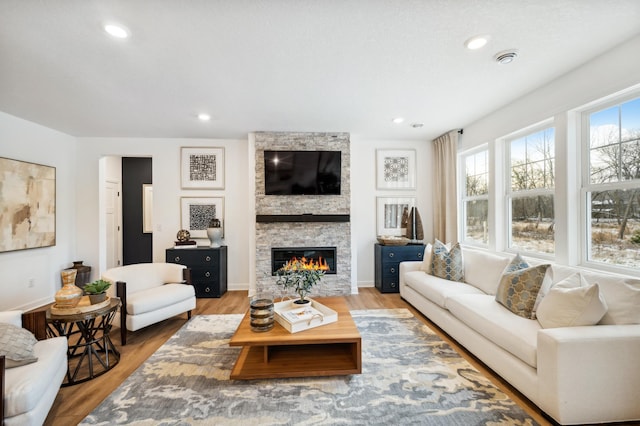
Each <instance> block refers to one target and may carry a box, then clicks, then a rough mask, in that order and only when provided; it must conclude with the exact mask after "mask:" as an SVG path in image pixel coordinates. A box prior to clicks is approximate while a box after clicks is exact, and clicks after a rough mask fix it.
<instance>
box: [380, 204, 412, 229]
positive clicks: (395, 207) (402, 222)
mask: <svg viewBox="0 0 640 426" xmlns="http://www.w3.org/2000/svg"><path fill="white" fill-rule="evenodd" d="M415 205H416V198H415V197H376V235H378V236H380V235H384V236H404V235H405V233H406V231H407V220H408V217H409V212H410V211H411V208H412V207H415Z"/></svg>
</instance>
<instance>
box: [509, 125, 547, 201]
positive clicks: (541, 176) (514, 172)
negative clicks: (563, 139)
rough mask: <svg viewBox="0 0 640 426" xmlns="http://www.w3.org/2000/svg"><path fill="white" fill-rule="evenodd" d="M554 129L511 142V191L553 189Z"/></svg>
mask: <svg viewBox="0 0 640 426" xmlns="http://www.w3.org/2000/svg"><path fill="white" fill-rule="evenodd" d="M554 135H555V129H554V128H552V127H551V128H548V129H544V130H540V131H538V132H535V133H531V134H529V135H527V136H525V137H524V138H519V139H514V140H513V141H511V190H512V191H521V190H526V189H536V188H553V187H554V185H555V183H554V181H555V178H554V156H555V152H554Z"/></svg>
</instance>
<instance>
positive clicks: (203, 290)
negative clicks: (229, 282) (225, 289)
mask: <svg viewBox="0 0 640 426" xmlns="http://www.w3.org/2000/svg"><path fill="white" fill-rule="evenodd" d="M193 287H194V288H195V290H196V297H220V296H221V294H220V290H219V288H220V286H219V285H217V284H215V283H212V282H209V283H194V284H193Z"/></svg>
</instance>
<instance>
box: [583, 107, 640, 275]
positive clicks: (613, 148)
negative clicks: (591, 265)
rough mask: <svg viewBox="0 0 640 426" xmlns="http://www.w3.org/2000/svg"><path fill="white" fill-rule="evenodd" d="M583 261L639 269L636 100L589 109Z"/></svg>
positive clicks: (639, 170) (639, 129)
mask: <svg viewBox="0 0 640 426" xmlns="http://www.w3.org/2000/svg"><path fill="white" fill-rule="evenodd" d="M584 116H585V118H586V120H585V122H586V123H587V125H588V131H587V132H583V134H584V135H585V136H584V147H585V151H586V152H587V153H588V154H587V155H585V156H584V158H585V163H586V166H585V168H586V170H588V173H586V176H585V177H584V178H583V193H584V195H585V199H586V202H585V207H586V214H585V217H587V218H588V220H587V221H586V225H587V261H591V262H600V263H607V264H612V265H618V266H623V267H632V268H638V267H640V98H636V99H633V100H630V101H627V102H623V103H618V104H616V105H613V106H609V107H607V108H605V109H598V110H595V111H593V110H592V111H587V112H586V113H585V115H584Z"/></svg>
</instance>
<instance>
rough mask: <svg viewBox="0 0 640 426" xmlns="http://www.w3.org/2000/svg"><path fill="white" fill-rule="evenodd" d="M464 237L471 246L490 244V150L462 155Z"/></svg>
mask: <svg viewBox="0 0 640 426" xmlns="http://www.w3.org/2000/svg"><path fill="white" fill-rule="evenodd" d="M462 164H463V167H464V176H463V183H462V184H463V185H464V187H463V190H462V235H463V241H464V242H466V243H470V244H482V245H487V244H488V239H489V238H488V236H489V229H488V225H487V216H488V214H489V150H488V149H483V150H482V151H477V152H474V153H470V154H463V155H462Z"/></svg>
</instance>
